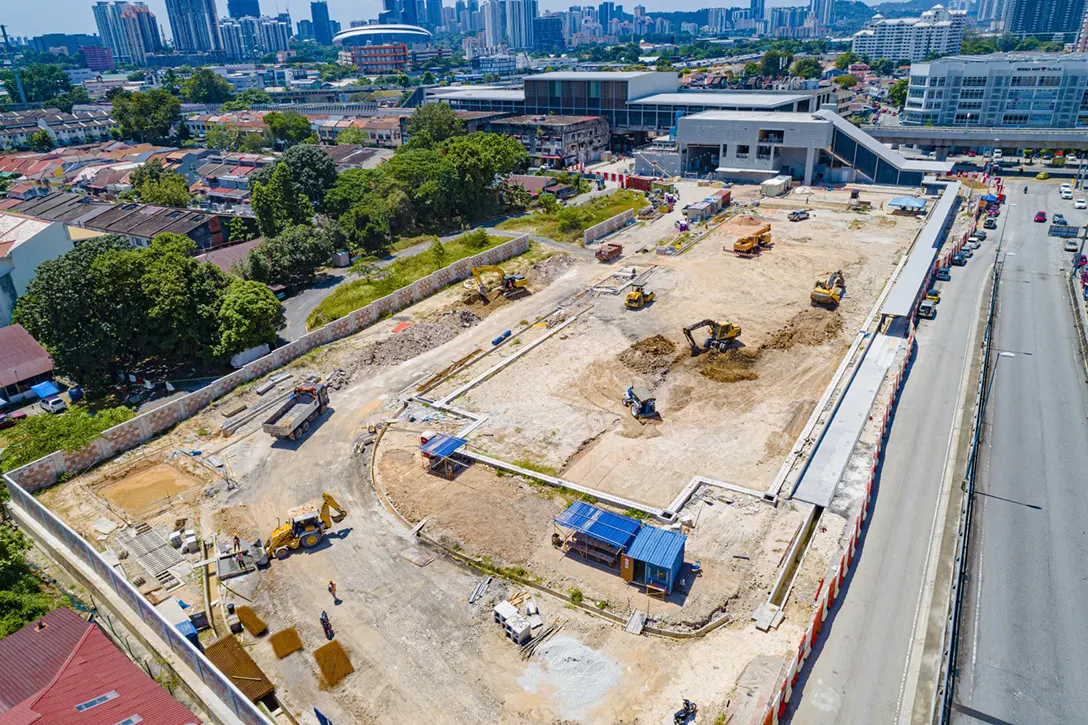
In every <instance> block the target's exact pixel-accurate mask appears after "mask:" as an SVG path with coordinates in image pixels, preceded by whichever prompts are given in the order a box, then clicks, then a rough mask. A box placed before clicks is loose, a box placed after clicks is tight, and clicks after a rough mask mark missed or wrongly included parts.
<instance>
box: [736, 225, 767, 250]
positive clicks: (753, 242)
mask: <svg viewBox="0 0 1088 725" xmlns="http://www.w3.org/2000/svg"><path fill="white" fill-rule="evenodd" d="M771 246H772V245H771V225H770V224H767V225H765V226H764V227H763V228H762V229H760V230H758V231H755V232H752V233H751V234H749V235H748V236H746V237H741V238H740V239H738V240H737V241H735V242H733V254H735V255H737V256H738V257H754V256H755V255H757V254H759V253H760V252H762V251H763V250H764V249H770V248H771ZM726 249H727V251H728V248H726Z"/></svg>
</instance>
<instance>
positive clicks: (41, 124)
mask: <svg viewBox="0 0 1088 725" xmlns="http://www.w3.org/2000/svg"><path fill="white" fill-rule="evenodd" d="M116 129H117V122H116V121H114V120H113V119H112V118H111V117H110V114H109V113H107V112H105V111H88V112H79V113H62V112H60V111H58V110H57V109H55V108H37V109H30V110H25V111H4V112H0V149H25V148H28V147H29V145H30V137H31V136H33V135H34V134H35V133H37V132H38V131H41V130H44V131H45V132H46V133H47V134H49V136H50V138H52V139H53V143H55V144H57V145H58V146H72V145H76V144H82V143H86V142H88V141H103V140H106V139H109V138H110V134H111V132H113V131H114V130H116Z"/></svg>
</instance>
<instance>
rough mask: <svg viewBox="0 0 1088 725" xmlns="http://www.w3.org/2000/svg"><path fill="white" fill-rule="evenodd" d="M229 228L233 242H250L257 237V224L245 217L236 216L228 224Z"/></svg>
mask: <svg viewBox="0 0 1088 725" xmlns="http://www.w3.org/2000/svg"><path fill="white" fill-rule="evenodd" d="M227 226H228V227H230V241H232V242H248V241H249V240H250V239H253V238H254V237H255V236H257V229H256V227H257V225H256V222H253V221H252V220H250V219H247V218H245V217H240V216H236V217H234V218H233V219H231V220H230V221H228V222H227Z"/></svg>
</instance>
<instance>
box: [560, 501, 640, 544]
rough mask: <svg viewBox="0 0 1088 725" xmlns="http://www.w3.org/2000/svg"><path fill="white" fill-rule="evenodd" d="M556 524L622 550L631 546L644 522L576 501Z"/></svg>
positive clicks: (561, 515)
mask: <svg viewBox="0 0 1088 725" xmlns="http://www.w3.org/2000/svg"><path fill="white" fill-rule="evenodd" d="M555 523H557V524H559V525H560V526H563V527H564V528H568V529H574V530H575V531H578V532H580V533H583V534H586V535H587V536H591V537H593V538H594V539H597V540H598V541H603V542H604V543H606V544H609V545H611V546H613V547H615V548H617V549H620V550H623V549H626V548H627V547H628V546H630V545H631V541H632V540H633V539H634V538H635V534H637V533H638V530H639V528H640V527H641V526H642V522H641V521H639V520H638V519H633V518H631V517H630V516H621V515H620V514H614V513H611V512H609V511H604V510H603V509H599V508H597V507H596V506H590V505H589V504H588V503H584V502H582V501H575V502H574V503H572V504H571V505H570V508H568V509H567V510H566V511H564V512H563V513H561V514H559V515H558V516H556V517H555Z"/></svg>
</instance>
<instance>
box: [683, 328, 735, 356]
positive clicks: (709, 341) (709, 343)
mask: <svg viewBox="0 0 1088 725" xmlns="http://www.w3.org/2000/svg"><path fill="white" fill-rule="evenodd" d="M704 327H706V328H709V330H710V334H709V335H708V336H707V338H706V342H704V343H703V344H702V346H700V345H698V344H697V343H696V342H695V336H694V335H692V334H691V333H693V332H695V331H696V330H699V329H702V328H704ZM740 333H741V329H740V325H735V324H733V323H732V322H715V321H714V320H703V321H701V322H696V323H695V324H694V325H688V326H687V327H685V328H684V337H686V338H687V339H688V344H689V345H691V354H692V355H698V354H699V353H701V352H705V351H707V350H718V351H720V352H724V351H725V350H726V349H727V348H728V347H729V346H730V344H732V342H733V341H734V340H736V339H737V338H738V337H740Z"/></svg>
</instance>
